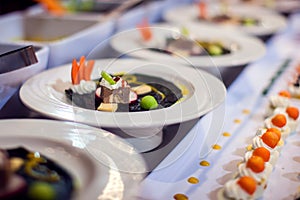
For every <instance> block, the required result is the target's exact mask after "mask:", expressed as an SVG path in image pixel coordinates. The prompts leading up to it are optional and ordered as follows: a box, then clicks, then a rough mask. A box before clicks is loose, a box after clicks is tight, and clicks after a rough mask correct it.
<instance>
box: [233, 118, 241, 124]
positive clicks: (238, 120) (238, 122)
mask: <svg viewBox="0 0 300 200" xmlns="http://www.w3.org/2000/svg"><path fill="white" fill-rule="evenodd" d="M241 122H242V121H241V120H240V119H235V120H234V123H236V124H240V123H241Z"/></svg>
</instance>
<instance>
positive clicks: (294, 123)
mask: <svg viewBox="0 0 300 200" xmlns="http://www.w3.org/2000/svg"><path fill="white" fill-rule="evenodd" d="M275 114H284V115H285V116H286V118H287V124H286V127H289V129H288V128H286V129H285V130H282V131H283V132H285V133H284V134H288V133H287V132H293V131H295V130H296V128H297V126H298V120H294V119H293V118H291V117H290V116H289V115H288V114H287V113H286V108H276V109H275V110H274V115H275ZM283 128H284V127H283Z"/></svg>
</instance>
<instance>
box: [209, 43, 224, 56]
mask: <svg viewBox="0 0 300 200" xmlns="http://www.w3.org/2000/svg"><path fill="white" fill-rule="evenodd" d="M207 50H208V53H209V54H210V55H214V56H218V55H221V54H222V53H223V50H222V48H221V47H220V46H218V45H210V46H209V47H208V49H207Z"/></svg>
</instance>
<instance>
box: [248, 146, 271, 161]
mask: <svg viewBox="0 0 300 200" xmlns="http://www.w3.org/2000/svg"><path fill="white" fill-rule="evenodd" d="M252 155H253V156H259V157H261V158H262V159H263V160H264V161H265V162H268V161H269V160H270V151H269V150H268V149H266V148H265V147H258V148H256V149H254V151H253V153H252Z"/></svg>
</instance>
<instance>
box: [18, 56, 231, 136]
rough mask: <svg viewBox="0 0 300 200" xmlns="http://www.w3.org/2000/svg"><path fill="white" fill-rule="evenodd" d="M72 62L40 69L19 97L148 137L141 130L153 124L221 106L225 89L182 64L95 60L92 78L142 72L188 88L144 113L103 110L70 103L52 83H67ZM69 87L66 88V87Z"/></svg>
mask: <svg viewBox="0 0 300 200" xmlns="http://www.w3.org/2000/svg"><path fill="white" fill-rule="evenodd" d="M70 70H71V64H67V65H63V66H61V67H57V68H55V69H51V70H48V71H45V72H42V73H40V74H38V75H36V76H35V77H33V78H31V79H30V80H28V81H27V82H26V83H25V84H24V85H23V86H22V87H21V89H20V98H21V100H22V102H23V103H24V104H25V105H27V106H28V107H29V108H31V109H33V110H35V111H37V112H40V113H42V114H44V115H46V116H49V117H53V118H57V119H64V120H70V121H76V122H81V123H85V124H89V125H93V126H98V127H106V128H121V129H123V128H126V129H132V130H138V129H139V130H141V129H142V130H143V131H137V134H138V135H139V136H147V133H144V131H152V129H153V128H154V127H163V126H164V125H169V124H176V123H181V122H184V121H188V120H191V119H196V118H198V117H200V116H202V115H204V114H206V113H207V112H209V111H211V110H212V109H214V108H215V107H216V106H218V105H220V104H221V103H222V102H223V101H224V99H225V96H226V88H225V86H224V84H223V83H222V81H220V80H219V79H217V78H216V77H214V76H212V75H210V74H208V73H206V72H204V71H201V70H198V69H195V68H192V67H187V66H184V65H175V64H170V65H169V64H165V63H158V62H150V61H143V60H136V59H115V60H113V59H103V60H96V62H95V67H94V69H93V71H92V75H91V76H92V77H91V78H92V79H98V78H99V77H100V73H101V71H102V70H105V71H107V72H109V73H117V72H120V71H121V72H127V73H131V74H132V73H142V74H146V75H152V76H156V77H161V78H163V79H166V80H168V81H170V82H173V83H174V84H176V85H179V86H180V87H184V88H185V89H187V90H188V91H189V93H188V94H187V95H186V98H185V100H183V101H181V102H180V103H176V104H174V105H173V106H170V107H168V108H164V109H157V110H152V111H144V112H113V113H111V112H102V111H95V110H89V109H83V108H80V107H77V106H74V105H72V103H71V102H69V101H68V100H67V98H66V96H65V94H64V90H62V91H59V90H58V91H57V90H55V89H54V87H53V85H54V84H55V83H56V82H57V81H58V80H61V81H63V82H70V81H71V78H70ZM67 88H68V87H67Z"/></svg>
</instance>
